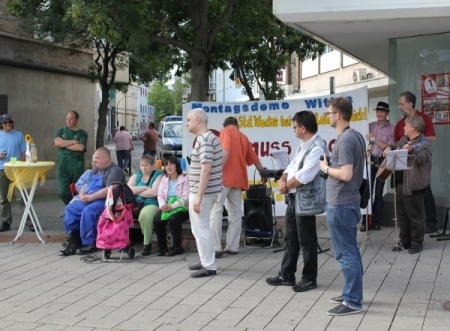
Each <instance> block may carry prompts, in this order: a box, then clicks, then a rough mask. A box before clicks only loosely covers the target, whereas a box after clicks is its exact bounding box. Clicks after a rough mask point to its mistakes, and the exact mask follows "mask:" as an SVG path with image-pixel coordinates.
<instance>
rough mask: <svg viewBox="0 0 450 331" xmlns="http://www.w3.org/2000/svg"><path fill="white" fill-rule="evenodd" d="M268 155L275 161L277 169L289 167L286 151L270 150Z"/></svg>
mask: <svg viewBox="0 0 450 331" xmlns="http://www.w3.org/2000/svg"><path fill="white" fill-rule="evenodd" d="M270 154H271V155H272V156H273V158H274V159H275V160H276V161H277V165H278V169H280V170H284V169H286V168H287V166H288V165H289V155H288V153H287V152H286V151H280V150H272V151H271V152H270Z"/></svg>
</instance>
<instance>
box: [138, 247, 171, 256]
mask: <svg viewBox="0 0 450 331" xmlns="http://www.w3.org/2000/svg"><path fill="white" fill-rule="evenodd" d="M168 251H169V250H168V249H167V247H165V248H160V249H159V251H158V253H156V255H158V256H164V255H166V253H167V252H168ZM142 255H144V254H142Z"/></svg>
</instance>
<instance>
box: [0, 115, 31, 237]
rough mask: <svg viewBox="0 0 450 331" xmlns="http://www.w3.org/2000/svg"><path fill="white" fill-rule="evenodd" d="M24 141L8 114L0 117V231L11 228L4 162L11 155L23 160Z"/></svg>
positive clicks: (8, 159) (7, 183) (7, 181)
mask: <svg viewBox="0 0 450 331" xmlns="http://www.w3.org/2000/svg"><path fill="white" fill-rule="evenodd" d="M26 149H27V147H26V143H25V139H24V137H23V134H22V133H20V132H19V131H17V130H14V121H13V120H12V118H11V116H10V115H8V114H4V115H1V117H0V220H1V222H2V224H1V226H0V232H4V231H8V230H10V229H11V223H12V213H11V203H10V202H9V200H8V198H7V195H8V187H9V184H10V182H11V181H10V180H9V179H8V177H6V175H5V170H4V164H5V163H6V162H9V161H10V159H11V157H16V158H17V160H21V161H25V151H26Z"/></svg>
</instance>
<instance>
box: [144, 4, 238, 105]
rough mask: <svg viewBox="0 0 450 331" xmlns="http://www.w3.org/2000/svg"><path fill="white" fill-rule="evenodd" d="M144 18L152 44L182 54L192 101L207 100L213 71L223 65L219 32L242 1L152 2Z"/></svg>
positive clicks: (182, 68)
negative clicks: (179, 51)
mask: <svg viewBox="0 0 450 331" xmlns="http://www.w3.org/2000/svg"><path fill="white" fill-rule="evenodd" d="M147 2H148V3H149V4H150V5H149V8H147V9H148V11H144V12H143V13H144V15H145V16H147V17H151V19H148V21H147V23H148V24H147V27H146V31H147V36H148V40H149V41H150V42H151V43H160V44H163V45H170V46H173V47H176V48H178V49H180V50H182V51H183V52H184V53H183V54H184V56H183V54H181V55H180V59H179V60H180V62H179V68H180V72H179V74H180V73H181V71H184V72H187V71H189V70H190V71H191V77H192V82H193V84H192V91H191V99H192V100H197V101H204V100H206V99H207V92H208V82H209V73H210V70H211V68H214V67H217V66H220V65H223V52H222V51H223V49H222V48H221V47H220V46H219V45H218V43H217V40H216V39H217V36H218V33H219V31H220V30H221V29H222V28H223V27H224V26H225V24H226V23H227V21H228V20H229V19H230V17H231V15H232V13H233V10H234V8H235V6H236V4H237V3H238V2H243V1H238V0H181V1H180V0H176V1H175V0H165V1H161V0H148V1H147Z"/></svg>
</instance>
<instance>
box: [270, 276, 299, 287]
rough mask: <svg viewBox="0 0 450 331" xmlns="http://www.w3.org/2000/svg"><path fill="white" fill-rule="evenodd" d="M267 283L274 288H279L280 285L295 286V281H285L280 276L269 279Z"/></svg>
mask: <svg viewBox="0 0 450 331" xmlns="http://www.w3.org/2000/svg"><path fill="white" fill-rule="evenodd" d="M266 283H267V284H269V285H272V286H279V285H284V286H294V285H295V281H288V280H284V279H283V278H282V277H281V276H279V275H278V276H276V277H273V278H267V279H266Z"/></svg>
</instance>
